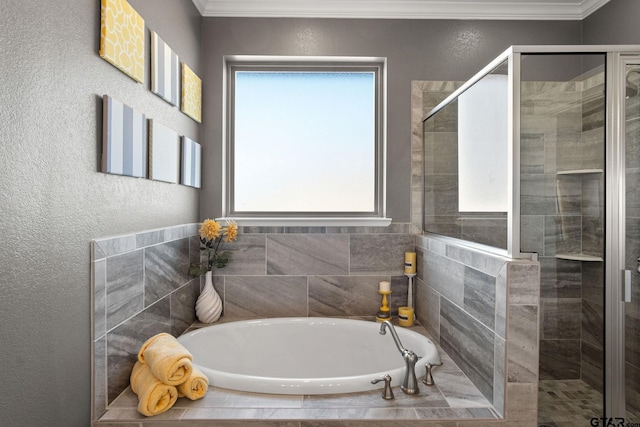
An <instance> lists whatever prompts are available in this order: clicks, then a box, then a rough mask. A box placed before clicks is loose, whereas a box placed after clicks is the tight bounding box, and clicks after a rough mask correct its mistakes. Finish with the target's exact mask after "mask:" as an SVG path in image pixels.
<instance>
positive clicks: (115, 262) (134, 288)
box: [106, 250, 144, 330]
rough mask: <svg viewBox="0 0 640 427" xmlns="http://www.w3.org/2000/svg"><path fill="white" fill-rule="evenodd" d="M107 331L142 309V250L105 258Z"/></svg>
mask: <svg viewBox="0 0 640 427" xmlns="http://www.w3.org/2000/svg"><path fill="white" fill-rule="evenodd" d="M106 289H107V330H109V329H111V328H113V327H115V326H116V325H118V324H119V323H120V322H123V321H124V320H126V319H128V318H129V317H131V316H133V315H134V314H136V313H138V312H139V311H141V310H142V308H143V307H144V301H143V298H144V281H143V253H142V250H138V251H134V252H128V253H125V254H122V255H116V256H113V257H110V258H107V283H106Z"/></svg>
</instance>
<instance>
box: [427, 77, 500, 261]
mask: <svg viewBox="0 0 640 427" xmlns="http://www.w3.org/2000/svg"><path fill="white" fill-rule="evenodd" d="M422 83H423V88H422V91H423V93H422V102H423V104H422V108H423V111H424V113H423V114H425V115H426V114H427V113H429V111H431V109H433V108H434V107H435V106H436V105H438V104H439V103H440V102H441V101H443V100H444V99H445V98H446V97H447V96H449V95H450V94H451V93H452V92H453V91H454V90H455V89H457V88H458V87H459V85H460V84H459V83H457V82H422ZM420 124H422V122H420ZM421 130H422V127H421ZM421 135H424V157H423V158H424V167H421V168H420V170H421V171H422V169H424V175H423V179H424V207H423V212H424V229H425V231H428V232H430V233H437V234H442V235H445V236H449V237H455V238H457V239H462V240H468V241H472V242H478V243H482V244H485V245H489V246H494V247H498V248H504V249H506V247H507V216H506V214H504V213H499V212H496V213H493V212H487V213H477V212H460V210H459V206H458V106H457V101H454V102H452V103H451V104H449V105H448V106H446V107H445V108H444V109H442V110H440V111H439V112H438V113H436V114H435V115H434V116H433V117H431V118H429V119H428V120H427V121H426V122H425V123H424V133H422V132H421ZM420 152H421V153H422V149H421V150H420Z"/></svg>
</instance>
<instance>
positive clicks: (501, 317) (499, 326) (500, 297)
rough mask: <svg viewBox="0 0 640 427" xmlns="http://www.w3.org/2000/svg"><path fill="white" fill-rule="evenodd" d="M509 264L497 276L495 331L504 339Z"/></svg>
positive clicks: (505, 334) (505, 332)
mask: <svg viewBox="0 0 640 427" xmlns="http://www.w3.org/2000/svg"><path fill="white" fill-rule="evenodd" d="M508 269H509V264H507V265H506V266H505V268H503V269H502V270H500V273H498V276H497V277H496V313H495V329H494V330H495V332H496V335H498V336H500V337H502V338H503V339H504V338H505V337H506V336H507V271H508Z"/></svg>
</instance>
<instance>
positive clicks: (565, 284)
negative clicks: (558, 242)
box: [539, 257, 592, 298]
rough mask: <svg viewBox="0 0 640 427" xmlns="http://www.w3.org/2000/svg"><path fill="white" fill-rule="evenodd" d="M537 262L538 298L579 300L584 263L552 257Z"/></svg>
mask: <svg viewBox="0 0 640 427" xmlns="http://www.w3.org/2000/svg"><path fill="white" fill-rule="evenodd" d="M539 262H540V298H580V295H581V294H582V264H586V263H580V262H576V261H570V260H563V259H556V258H553V257H543V258H540V259H539ZM589 264H592V263H589Z"/></svg>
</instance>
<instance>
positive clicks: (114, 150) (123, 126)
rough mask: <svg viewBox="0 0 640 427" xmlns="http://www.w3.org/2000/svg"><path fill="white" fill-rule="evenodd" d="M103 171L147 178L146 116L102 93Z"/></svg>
mask: <svg viewBox="0 0 640 427" xmlns="http://www.w3.org/2000/svg"><path fill="white" fill-rule="evenodd" d="M102 99H103V114H102V116H103V126H102V127H103V135H102V172H106V173H112V174H116V175H126V176H134V177H139V178H146V177H147V118H146V117H145V115H144V114H142V113H140V112H138V111H135V110H134V109H133V108H131V107H129V106H128V105H125V104H123V103H122V102H120V101H118V100H116V99H113V98H112V97H110V96H108V95H104V96H103V98H102Z"/></svg>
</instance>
